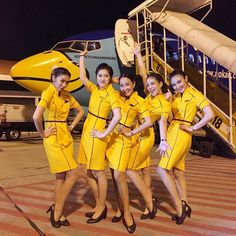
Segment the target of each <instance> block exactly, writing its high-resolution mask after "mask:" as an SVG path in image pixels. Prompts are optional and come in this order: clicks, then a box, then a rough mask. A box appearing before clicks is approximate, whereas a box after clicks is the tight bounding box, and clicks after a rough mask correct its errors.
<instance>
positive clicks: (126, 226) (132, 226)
mask: <svg viewBox="0 0 236 236" xmlns="http://www.w3.org/2000/svg"><path fill="white" fill-rule="evenodd" d="M131 217H132V219H133V224H132V225H130V226H128V225H127V224H126V222H125V218H124V217H123V225H124V226H125V228H126V229H127V231H128V233H129V234H132V233H134V231H135V230H136V224H135V221H134V217H133V215H132V214H131Z"/></svg>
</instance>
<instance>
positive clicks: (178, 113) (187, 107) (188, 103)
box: [159, 87, 209, 171]
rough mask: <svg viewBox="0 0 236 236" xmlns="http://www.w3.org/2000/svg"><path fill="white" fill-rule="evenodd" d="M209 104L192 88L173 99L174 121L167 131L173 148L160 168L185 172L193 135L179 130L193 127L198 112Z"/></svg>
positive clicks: (162, 159)
mask: <svg viewBox="0 0 236 236" xmlns="http://www.w3.org/2000/svg"><path fill="white" fill-rule="evenodd" d="M208 105H209V103H208V101H207V100H206V98H205V97H204V96H203V94H202V93H201V92H199V91H197V90H195V89H193V88H192V87H189V88H187V89H186V90H185V91H184V93H183V94H176V95H175V96H174V97H173V102H172V113H173V121H172V122H171V124H170V126H169V128H168V131H167V142H168V144H169V145H170V147H171V148H172V150H169V151H168V156H169V157H167V155H164V156H163V157H162V158H161V160H160V162H159V166H160V167H162V168H164V169H167V170H171V169H173V168H177V169H179V170H182V171H184V170H185V158H186V155H187V153H188V152H189V149H190V147H191V142H192V135H191V133H189V132H186V131H183V130H181V129H180V128H179V126H180V124H183V123H184V124H187V125H189V126H191V123H192V122H193V119H194V117H195V115H196V113H197V110H198V109H200V110H202V109H203V108H204V107H206V106H208Z"/></svg>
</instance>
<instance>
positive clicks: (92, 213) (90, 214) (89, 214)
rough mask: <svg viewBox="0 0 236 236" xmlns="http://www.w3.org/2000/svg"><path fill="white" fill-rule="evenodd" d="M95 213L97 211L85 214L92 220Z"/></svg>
mask: <svg viewBox="0 0 236 236" xmlns="http://www.w3.org/2000/svg"><path fill="white" fill-rule="evenodd" d="M94 213H95V211H89V212H86V213H85V217H87V218H91V217H93V215H94Z"/></svg>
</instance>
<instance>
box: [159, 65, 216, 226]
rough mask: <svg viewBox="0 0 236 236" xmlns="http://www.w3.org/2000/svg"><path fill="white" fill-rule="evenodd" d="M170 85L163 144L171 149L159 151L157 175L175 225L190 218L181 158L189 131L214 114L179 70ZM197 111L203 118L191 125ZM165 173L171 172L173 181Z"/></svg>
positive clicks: (185, 147) (183, 156) (175, 72)
mask: <svg viewBox="0 0 236 236" xmlns="http://www.w3.org/2000/svg"><path fill="white" fill-rule="evenodd" d="M170 84H171V86H172V88H173V89H174V90H175V92H176V94H175V95H174V96H173V101H172V113H173V121H172V122H171V124H170V126H169V128H168V131H167V142H168V144H169V145H170V147H171V150H167V151H166V152H161V155H162V157H161V160H160V162H159V165H158V169H157V172H158V174H159V175H160V177H161V179H162V181H163V183H164V185H165V186H166V188H167V190H168V191H169V193H170V195H171V198H172V200H173V202H174V205H175V208H176V212H177V215H176V217H174V220H175V221H176V224H182V223H183V222H184V220H185V218H186V216H188V217H190V216H191V208H190V206H189V205H188V203H187V191H186V181H185V177H184V170H185V158H186V155H187V153H188V152H189V149H190V147H191V141H192V132H193V131H194V130H197V129H200V128H201V127H203V126H205V125H206V124H207V123H208V122H209V121H210V120H211V119H213V118H214V112H213V110H212V108H211V106H210V104H209V102H208V101H207V100H206V98H205V97H204V96H203V94H202V93H201V92H199V91H197V90H195V89H194V88H192V87H190V86H189V85H188V78H187V76H186V74H185V73H184V72H183V71H178V70H174V71H173V72H172V73H171V74H170ZM198 109H200V110H202V111H203V113H204V115H203V117H202V119H201V120H200V121H199V122H197V123H196V124H195V125H193V126H192V122H193V119H194V117H195V115H196V112H197V110H198ZM169 171H173V174H174V180H173V179H172V177H171V176H170V174H169Z"/></svg>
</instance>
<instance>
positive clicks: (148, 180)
mask: <svg viewBox="0 0 236 236" xmlns="http://www.w3.org/2000/svg"><path fill="white" fill-rule="evenodd" d="M141 172H142V175H143V182H144V184H145V186H146V188H147V191H148V193H149V194H150V195H151V196H152V176H151V168H150V166H148V167H146V168H143V169H142V170H141Z"/></svg>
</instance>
